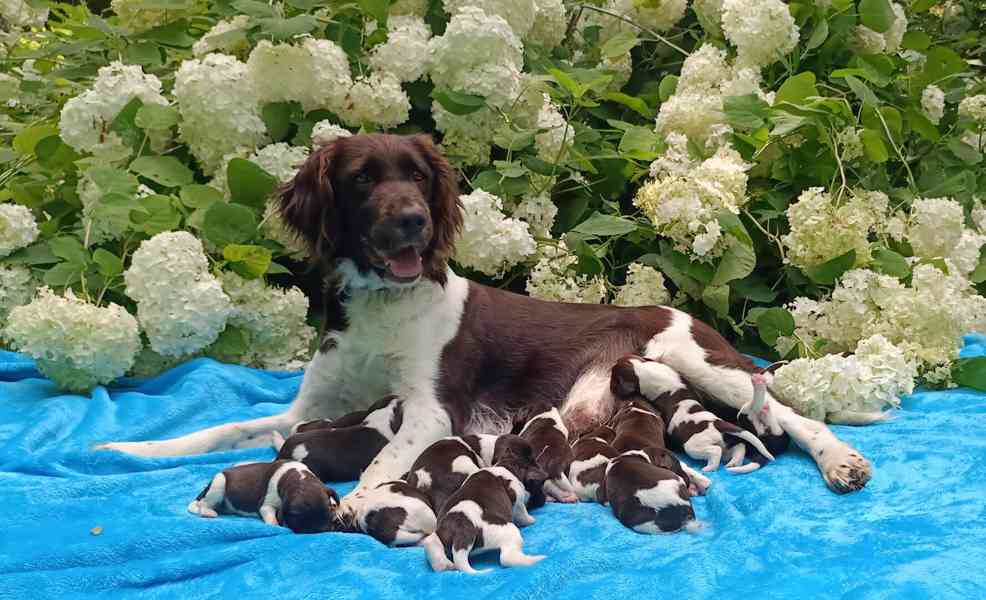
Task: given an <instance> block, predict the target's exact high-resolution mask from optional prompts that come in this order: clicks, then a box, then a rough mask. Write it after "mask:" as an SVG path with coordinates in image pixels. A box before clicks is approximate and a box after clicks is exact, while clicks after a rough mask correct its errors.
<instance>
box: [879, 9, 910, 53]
mask: <svg viewBox="0 0 986 600" xmlns="http://www.w3.org/2000/svg"><path fill="white" fill-rule="evenodd" d="M890 7H891V8H892V9H893V10H894V22H893V23H892V24H891V25H890V29H888V30H887V31H885V32H884V33H883V37H884V39H885V40H886V41H887V46H886V49H887V52H897V50H898V49H899V48H900V43H901V42H902V41H903V40H904V34H905V33H907V14H906V13H905V12H904V7H903V6H901V5H900V4H897V3H896V2H894V3H892V4H891V5H890Z"/></svg>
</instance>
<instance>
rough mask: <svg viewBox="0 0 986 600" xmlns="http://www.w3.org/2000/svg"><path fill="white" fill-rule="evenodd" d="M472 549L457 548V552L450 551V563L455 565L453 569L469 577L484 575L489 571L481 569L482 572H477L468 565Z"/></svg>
mask: <svg viewBox="0 0 986 600" xmlns="http://www.w3.org/2000/svg"><path fill="white" fill-rule="evenodd" d="M470 550H472V548H459V549H458V550H452V562H453V563H454V564H455V568H456V569H458V570H459V571H462V572H463V573H469V574H470V575H479V574H480V573H486V572H487V571H489V569H483V570H482V571H477V570H476V569H474V568H472V565H471V564H469V551H470Z"/></svg>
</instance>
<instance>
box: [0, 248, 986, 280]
mask: <svg viewBox="0 0 986 600" xmlns="http://www.w3.org/2000/svg"><path fill="white" fill-rule="evenodd" d="M7 260H10V259H9V257H8V259H7ZM969 281H971V282H972V283H982V282H984V281H986V246H984V247H983V248H980V250H979V263H977V264H976V268H975V270H973V271H972V273H970V274H969Z"/></svg>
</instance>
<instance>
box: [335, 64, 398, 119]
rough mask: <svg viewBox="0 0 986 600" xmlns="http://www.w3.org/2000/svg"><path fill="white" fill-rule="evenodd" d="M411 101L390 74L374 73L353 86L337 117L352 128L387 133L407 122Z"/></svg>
mask: <svg viewBox="0 0 986 600" xmlns="http://www.w3.org/2000/svg"><path fill="white" fill-rule="evenodd" d="M410 111H411V100H410V99H409V98H408V97H407V94H406V93H405V92H404V89H403V88H402V87H401V82H400V81H398V79H397V78H396V77H394V76H393V75H391V74H390V73H373V74H371V75H370V76H369V77H361V78H358V79H357V80H356V81H354V82H353V85H352V87H351V88H350V89H349V94H348V96H347V98H346V103H345V105H344V106H342V107H340V109H339V111H338V114H339V116H340V117H342V120H343V121H345V122H346V123H347V124H349V125H353V126H358V125H360V124H362V123H372V124H375V125H379V126H380V127H383V128H384V129H386V128H389V127H396V126H398V125H400V124H401V123H403V122H405V121H407V119H408V116H409V114H410Z"/></svg>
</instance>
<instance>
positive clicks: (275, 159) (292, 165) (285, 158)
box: [249, 142, 310, 183]
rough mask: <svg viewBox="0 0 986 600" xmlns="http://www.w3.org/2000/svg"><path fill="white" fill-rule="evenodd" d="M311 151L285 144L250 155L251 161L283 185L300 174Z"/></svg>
mask: <svg viewBox="0 0 986 600" xmlns="http://www.w3.org/2000/svg"><path fill="white" fill-rule="evenodd" d="M309 152H310V151H309V150H308V148H306V147H304V146H292V145H290V144H286V143H284V142H278V143H276V144H268V145H267V146H264V147H263V148H261V149H260V150H257V151H256V152H254V153H253V154H251V155H250V158H249V160H250V161H252V162H254V163H257V165H259V166H260V168H262V169H263V170H264V171H267V172H268V173H270V174H271V175H273V176H274V178H275V179H277V180H278V181H279V182H281V183H287V182H288V181H290V180H291V179H294V176H295V175H296V174H297V173H298V169H300V168H301V165H302V164H303V163H304V162H305V161H306V160H307V159H308V153H309Z"/></svg>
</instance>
